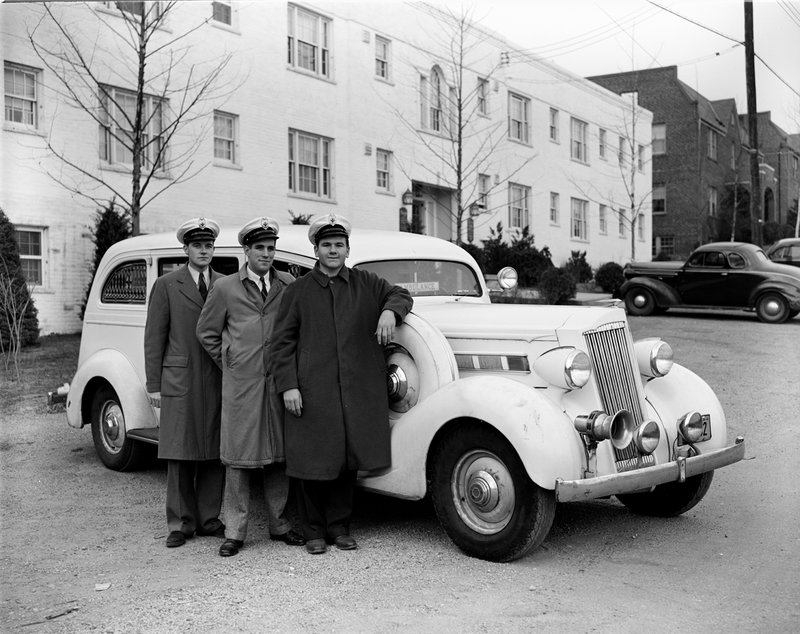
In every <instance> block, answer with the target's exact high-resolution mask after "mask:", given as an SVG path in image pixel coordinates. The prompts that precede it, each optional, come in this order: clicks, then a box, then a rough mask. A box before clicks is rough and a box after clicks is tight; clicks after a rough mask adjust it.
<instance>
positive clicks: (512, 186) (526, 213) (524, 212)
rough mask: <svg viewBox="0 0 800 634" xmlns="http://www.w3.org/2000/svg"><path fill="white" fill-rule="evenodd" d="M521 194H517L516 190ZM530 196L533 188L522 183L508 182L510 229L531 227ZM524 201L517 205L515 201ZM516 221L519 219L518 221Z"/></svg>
mask: <svg viewBox="0 0 800 634" xmlns="http://www.w3.org/2000/svg"><path fill="white" fill-rule="evenodd" d="M517 191H518V192H520V194H521V196H515V195H514V193H515V192H517ZM530 197H531V188H530V187H528V186H527V185H522V184H521V183H511V182H510V183H509V184H508V227H509V229H520V230H522V229H524V228H525V227H530ZM520 202H521V203H522V204H518V205H515V204H514V203H520ZM516 221H519V223H517V222H516Z"/></svg>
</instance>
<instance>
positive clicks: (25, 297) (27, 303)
mask: <svg viewBox="0 0 800 634" xmlns="http://www.w3.org/2000/svg"><path fill="white" fill-rule="evenodd" d="M14 232H15V229H14V225H13V224H12V223H11V221H10V220H9V219H8V216H6V214H5V212H4V211H3V209H2V208H0V351H11V352H12V353H15V352H18V350H19V348H21V347H24V346H30V345H33V344H35V343H37V342H38V340H39V317H38V311H37V309H36V306H34V304H33V299H32V298H31V295H30V291H29V290H28V284H27V282H26V281H25V277H24V275H23V274H22V265H21V263H20V259H19V244H18V243H17V237H16V235H15V233H14Z"/></svg>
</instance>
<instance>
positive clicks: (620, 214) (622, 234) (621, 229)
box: [617, 207, 625, 238]
mask: <svg viewBox="0 0 800 634" xmlns="http://www.w3.org/2000/svg"><path fill="white" fill-rule="evenodd" d="M617 216H618V217H619V237H620V238H623V237H625V210H624V209H623V208H622V207H620V208H619V210H618V211H617Z"/></svg>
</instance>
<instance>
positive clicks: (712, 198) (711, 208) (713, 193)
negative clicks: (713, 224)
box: [708, 187, 717, 218]
mask: <svg viewBox="0 0 800 634" xmlns="http://www.w3.org/2000/svg"><path fill="white" fill-rule="evenodd" d="M708 215H709V216H712V217H714V218H716V216H717V188H716V187H709V188H708Z"/></svg>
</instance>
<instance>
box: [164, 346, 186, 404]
mask: <svg viewBox="0 0 800 634" xmlns="http://www.w3.org/2000/svg"><path fill="white" fill-rule="evenodd" d="M161 366H162V368H163V369H162V371H161V396H184V395H185V394H187V393H188V392H189V379H188V372H187V368H188V367H189V355H186V354H168V355H166V356H165V357H164V361H163V362H162V363H161Z"/></svg>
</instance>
